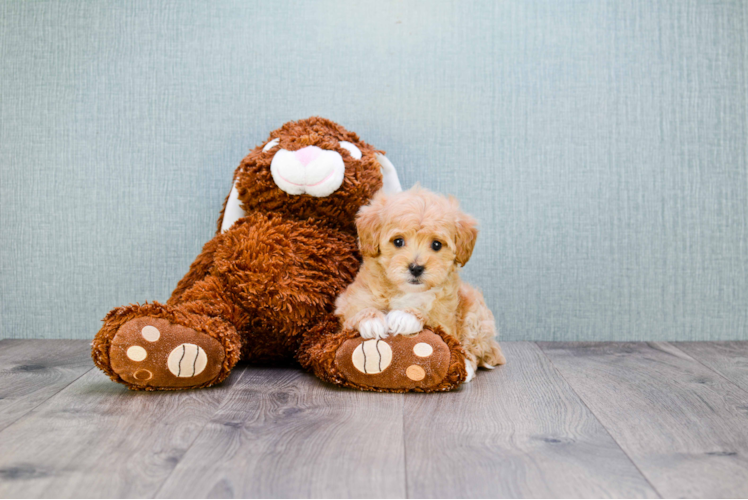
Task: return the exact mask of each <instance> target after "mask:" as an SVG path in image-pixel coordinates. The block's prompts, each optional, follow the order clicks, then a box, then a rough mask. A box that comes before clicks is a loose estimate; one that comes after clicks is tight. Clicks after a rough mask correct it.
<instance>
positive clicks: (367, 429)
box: [158, 368, 405, 498]
mask: <svg viewBox="0 0 748 500" xmlns="http://www.w3.org/2000/svg"><path fill="white" fill-rule="evenodd" d="M402 401H403V398H402V395H400V394H377V393H367V392H359V391H352V390H345V389H339V388H336V387H333V386H330V385H326V384H323V383H322V382H320V381H319V380H318V379H316V378H314V377H313V376H311V375H309V374H307V373H304V372H302V371H301V370H299V369H294V368H288V369H282V368H253V369H252V370H251V371H249V372H248V374H247V376H245V377H244V378H242V380H241V381H240V382H239V383H238V384H237V387H236V390H234V391H232V392H231V394H230V397H229V398H227V399H226V401H225V402H224V404H223V405H222V407H221V409H220V411H219V412H218V413H217V414H216V415H215V417H214V418H213V419H212V420H211V422H210V423H209V424H208V425H207V426H206V427H205V429H204V430H203V432H202V434H200V436H199V437H198V439H197V441H196V442H195V444H194V445H193V446H192V448H190V451H189V452H188V453H187V455H185V457H184V458H183V459H182V460H181V461H180V462H179V464H178V465H177V468H176V470H175V471H174V473H173V474H172V475H171V476H170V477H169V479H168V481H167V482H166V483H165V485H164V487H163V488H162V490H161V491H160V492H159V495H158V496H159V497H239V498H241V497H354V498H355V497H379V498H383V497H384V498H386V497H403V496H404V495H405V473H404V467H403V441H402V432H403V423H402V418H403V414H402V412H403V406H402Z"/></svg>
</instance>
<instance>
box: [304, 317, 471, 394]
mask: <svg viewBox="0 0 748 500" xmlns="http://www.w3.org/2000/svg"><path fill="white" fill-rule="evenodd" d="M298 360H299V362H300V363H301V365H302V366H303V367H304V368H306V369H308V370H311V371H312V373H314V374H315V375H316V376H317V377H319V378H321V379H322V380H325V381H327V382H331V383H333V384H337V385H342V386H346V387H352V388H356V389H361V390H369V391H378V392H408V391H414V392H435V391H448V390H451V389H454V388H455V387H457V386H458V385H459V384H460V383H462V382H463V381H465V379H466V377H467V370H466V368H465V352H464V350H463V349H462V346H461V345H460V343H459V342H458V341H457V340H455V339H454V338H453V337H451V336H450V335H447V334H446V333H444V331H442V330H441V329H440V328H431V327H427V328H426V329H424V330H423V331H421V332H420V333H418V334H415V335H395V336H392V337H387V338H384V339H369V340H365V339H362V338H361V337H360V336H359V334H358V332H356V331H353V330H342V329H341V327H340V323H339V321H338V320H337V318H335V317H333V316H331V317H328V318H327V319H325V320H324V321H322V322H320V323H319V324H318V325H316V326H315V327H314V328H312V329H311V330H310V331H309V332H308V333H307V334H306V335H305V337H304V340H303V342H302V344H301V348H300V350H299V355H298Z"/></svg>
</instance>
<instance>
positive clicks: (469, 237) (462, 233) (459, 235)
mask: <svg viewBox="0 0 748 500" xmlns="http://www.w3.org/2000/svg"><path fill="white" fill-rule="evenodd" d="M450 201H451V202H452V204H453V206H454V208H455V214H456V215H455V247H456V251H455V261H457V263H458V264H459V265H460V266H464V265H465V264H467V262H468V261H469V260H470V256H471V255H473V248H475V240H477V239H478V221H476V220H475V219H474V218H473V217H472V216H470V215H468V214H466V213H465V212H463V211H462V210H460V209H459V208H458V202H457V200H456V199H455V198H452V197H451V196H450Z"/></svg>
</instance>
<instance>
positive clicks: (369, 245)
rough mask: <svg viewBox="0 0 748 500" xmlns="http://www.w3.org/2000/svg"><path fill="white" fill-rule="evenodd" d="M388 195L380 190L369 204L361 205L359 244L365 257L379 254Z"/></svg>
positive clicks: (357, 220)
mask: <svg viewBox="0 0 748 500" xmlns="http://www.w3.org/2000/svg"><path fill="white" fill-rule="evenodd" d="M386 202H387V196H386V195H385V194H384V192H383V191H382V190H380V191H379V192H378V193H377V194H376V195H374V198H373V199H372V200H371V202H370V203H369V204H368V205H365V206H363V207H361V209H360V210H359V211H358V215H357V216H356V230H357V231H358V244H359V247H360V248H361V253H362V254H363V255H364V257H376V256H377V255H379V236H380V233H381V232H382V213H381V212H382V210H383V209H384V205H385V203H386Z"/></svg>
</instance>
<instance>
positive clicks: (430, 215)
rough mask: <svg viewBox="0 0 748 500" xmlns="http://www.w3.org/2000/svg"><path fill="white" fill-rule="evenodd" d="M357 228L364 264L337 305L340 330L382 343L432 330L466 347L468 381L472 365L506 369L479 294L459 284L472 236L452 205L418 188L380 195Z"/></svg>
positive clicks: (470, 223) (469, 223)
mask: <svg viewBox="0 0 748 500" xmlns="http://www.w3.org/2000/svg"><path fill="white" fill-rule="evenodd" d="M356 227H357V229H358V237H359V244H360V247H361V253H362V254H363V257H364V262H363V265H362V266H361V270H360V271H359V273H358V275H357V276H356V279H355V281H354V282H353V283H351V285H350V286H348V288H347V289H346V290H345V291H344V292H343V293H342V294H341V295H340V297H338V299H337V301H336V304H335V305H336V310H335V314H336V315H338V316H339V317H340V318H341V321H342V323H343V326H344V327H345V328H349V329H352V330H358V331H359V333H360V334H361V336H362V337H364V338H381V337H387V336H388V335H407V334H413V333H418V332H420V331H421V330H422V329H423V326H424V325H434V326H436V325H438V326H440V327H441V328H442V329H444V331H446V332H447V333H448V334H450V335H452V336H453V337H455V338H456V339H458V340H459V341H460V343H461V344H462V346H463V347H464V349H465V352H466V354H467V370H468V381H469V380H471V379H472V378H473V377H474V376H475V370H476V368H477V367H478V366H483V367H486V368H493V367H494V366H495V365H501V364H504V363H505V362H506V359H505V358H504V355H503V354H502V352H501V347H499V344H498V342H496V340H495V338H494V337H495V336H496V325H495V323H494V318H493V314H491V311H490V310H489V309H488V307H487V306H486V303H485V301H484V300H483V295H482V294H481V293H480V292H479V291H478V290H476V289H474V288H473V287H471V286H470V285H468V284H467V283H463V282H462V281H461V280H460V275H459V268H460V267H462V266H464V265H465V264H466V263H467V261H468V260H469V259H470V255H471V254H472V253H473V247H474V246H475V240H476V238H477V236H478V230H477V228H476V221H475V219H473V218H472V217H471V216H469V215H467V214H465V213H464V212H462V211H461V210H460V208H459V205H458V202H457V200H456V199H455V198H453V197H449V198H446V197H444V196H439V195H437V194H435V193H432V192H431V191H429V190H427V189H423V188H421V187H419V186H416V187H414V188H412V189H410V190H408V191H403V192H401V193H397V194H393V195H390V196H386V195H385V194H383V193H382V192H380V193H379V194H377V195H376V196H375V197H374V199H373V200H372V202H371V203H370V204H369V205H367V206H365V207H362V208H361V210H360V211H359V214H358V217H357V218H356Z"/></svg>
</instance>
